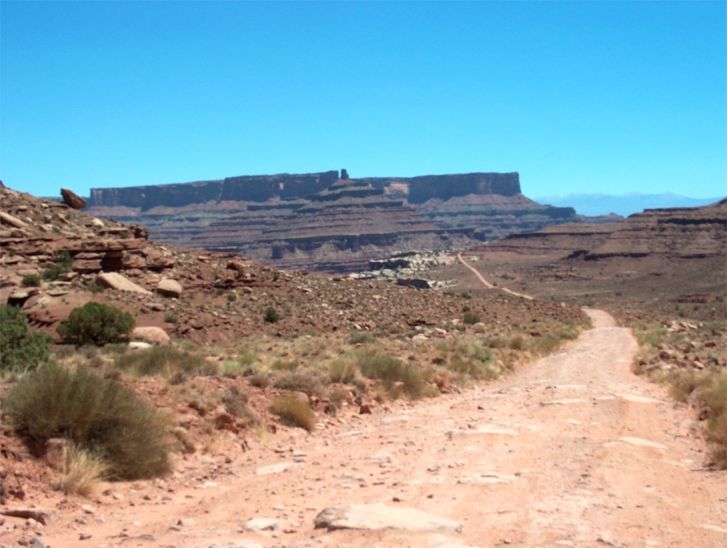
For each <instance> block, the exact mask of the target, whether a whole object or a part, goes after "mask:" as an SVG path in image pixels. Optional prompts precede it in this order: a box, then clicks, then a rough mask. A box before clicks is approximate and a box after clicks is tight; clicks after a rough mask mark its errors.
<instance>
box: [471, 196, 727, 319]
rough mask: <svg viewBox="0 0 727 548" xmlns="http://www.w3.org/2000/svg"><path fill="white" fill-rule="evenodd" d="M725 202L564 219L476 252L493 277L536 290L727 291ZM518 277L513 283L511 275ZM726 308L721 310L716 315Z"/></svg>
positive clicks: (598, 295)
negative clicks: (592, 221)
mask: <svg viewBox="0 0 727 548" xmlns="http://www.w3.org/2000/svg"><path fill="white" fill-rule="evenodd" d="M726 246H727V200H722V201H720V202H717V203H714V204H711V205H708V206H703V207H697V208H671V209H652V210H647V211H645V212H643V213H639V214H636V215H632V216H630V217H628V218H627V219H624V220H622V221H620V222H616V223H609V224H598V225H589V224H586V223H579V224H567V223H566V224H562V225H558V226H552V227H547V228H544V229H542V230H539V231H536V232H532V233H527V234H519V235H511V236H508V237H506V238H503V239H502V240H499V241H496V242H489V243H487V244H485V245H483V246H480V247H477V248H474V249H473V250H471V254H472V255H473V256H475V257H478V258H479V259H480V260H481V261H482V263H483V265H486V266H485V267H484V268H485V269H486V271H487V272H488V274H490V275H491V276H492V277H493V278H495V279H497V278H498V277H500V276H506V277H507V278H508V279H509V280H508V283H509V284H511V285H513V286H519V285H520V284H521V286H522V287H521V288H522V289H526V290H527V291H530V292H532V293H534V294H536V295H541V296H547V295H553V296H556V297H557V298H569V297H570V298H574V299H577V298H580V299H581V302H583V299H584V298H585V299H586V302H592V303H598V304H601V305H603V304H606V303H609V302H613V303H619V302H623V300H624V297H627V298H628V299H630V300H633V301H634V302H638V303H642V304H645V305H649V306H651V305H656V306H659V305H662V304H663V303H666V302H669V301H670V300H673V299H680V298H686V297H685V295H687V294H704V295H706V297H704V298H706V299H707V300H709V301H710V302H712V301H714V299H717V298H721V296H722V295H724V294H725V290H726V289H727V287H726V284H727V276H725V274H726V271H725V268H727V267H726V263H725V259H726V255H725V253H726V251H725V250H726ZM513 278H514V280H513ZM718 312H719V313H721V308H720V310H719V311H718V310H716V309H715V314H717V313H718Z"/></svg>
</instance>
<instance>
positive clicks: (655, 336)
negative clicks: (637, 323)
mask: <svg viewBox="0 0 727 548" xmlns="http://www.w3.org/2000/svg"><path fill="white" fill-rule="evenodd" d="M666 334H667V331H666V329H664V328H663V327H661V326H658V325H657V326H649V327H647V328H646V329H637V330H636V338H637V339H638V341H639V344H640V345H641V346H647V345H648V346H653V347H657V346H659V344H661V342H662V341H663V340H664V337H665V336H666Z"/></svg>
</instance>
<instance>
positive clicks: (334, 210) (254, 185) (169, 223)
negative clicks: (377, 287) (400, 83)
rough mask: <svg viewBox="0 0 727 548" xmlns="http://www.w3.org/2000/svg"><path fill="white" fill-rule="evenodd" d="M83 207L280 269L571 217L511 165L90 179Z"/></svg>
mask: <svg viewBox="0 0 727 548" xmlns="http://www.w3.org/2000/svg"><path fill="white" fill-rule="evenodd" d="M88 206H89V207H88V208H87V209H86V212H87V213H89V214H90V215H93V216H96V217H99V218H107V219H108V218H113V219H115V220H118V221H120V222H124V223H133V224H139V225H142V226H144V227H146V228H148V230H149V231H150V235H151V237H152V238H154V239H155V240H157V241H160V242H164V243H169V244H174V245H180V246H187V247H189V246H191V247H201V248H205V249H209V250H216V251H226V252H232V253H238V254H241V255H243V256H245V257H247V258H249V259H252V260H255V261H259V262H262V263H266V264H270V265H273V266H276V267H279V268H286V269H308V270H321V271H332V272H353V271H360V270H365V269H366V268H367V265H368V262H369V261H370V260H372V259H380V258H384V257H387V256H390V255H394V254H397V253H403V252H413V251H440V250H452V249H464V248H467V247H471V246H472V245H476V244H478V243H481V242H484V241H489V240H493V239H497V238H501V237H503V236H506V235H508V234H513V233H520V232H525V231H533V230H538V229H540V228H543V227H546V226H550V225H553V224H557V223H563V222H573V221H577V220H578V218H577V217H576V214H575V211H574V210H573V209H572V208H569V207H552V206H547V205H542V204H539V203H537V202H535V201H533V200H531V199H529V198H527V197H526V196H524V195H523V194H522V192H521V187H520V177H519V174H518V173H467V174H450V175H427V176H420V177H373V178H359V179H352V178H350V177H349V175H348V172H347V170H345V169H343V170H341V172H340V173H339V172H338V171H335V170H332V171H325V172H319V173H308V174H279V175H261V176H241V177H228V178H225V179H217V180H207V181H197V182H191V183H178V184H167V185H151V186H137V187H126V188H94V189H92V190H91V195H90V198H89V203H88Z"/></svg>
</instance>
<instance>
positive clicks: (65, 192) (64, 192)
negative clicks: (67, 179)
mask: <svg viewBox="0 0 727 548" xmlns="http://www.w3.org/2000/svg"><path fill="white" fill-rule="evenodd" d="M61 197H62V198H63V203H64V204H66V205H67V206H68V207H70V208H72V209H83V208H84V207H86V200H84V199H83V198H81V197H80V196H79V195H78V194H76V193H75V192H73V191H72V190H69V189H67V188H62V189H61Z"/></svg>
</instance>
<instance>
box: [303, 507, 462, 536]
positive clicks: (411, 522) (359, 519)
mask: <svg viewBox="0 0 727 548" xmlns="http://www.w3.org/2000/svg"><path fill="white" fill-rule="evenodd" d="M315 527H316V529H320V528H325V529H328V530H329V531H334V530H336V529H362V530H368V531H376V530H381V529H401V530H403V531H417V532H419V531H440V532H447V531H451V532H457V533H458V532H460V531H461V530H462V526H461V525H460V524H459V523H457V522H456V521H454V520H451V519H448V518H443V517H440V516H436V515H433V514H429V513H427V512H423V511H422V510H418V509H416V508H406V507H401V506H387V505H385V504H351V505H343V506H335V507H332V508H326V509H325V510H323V511H322V512H320V513H319V514H318V515H317V516H316V518H315Z"/></svg>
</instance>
